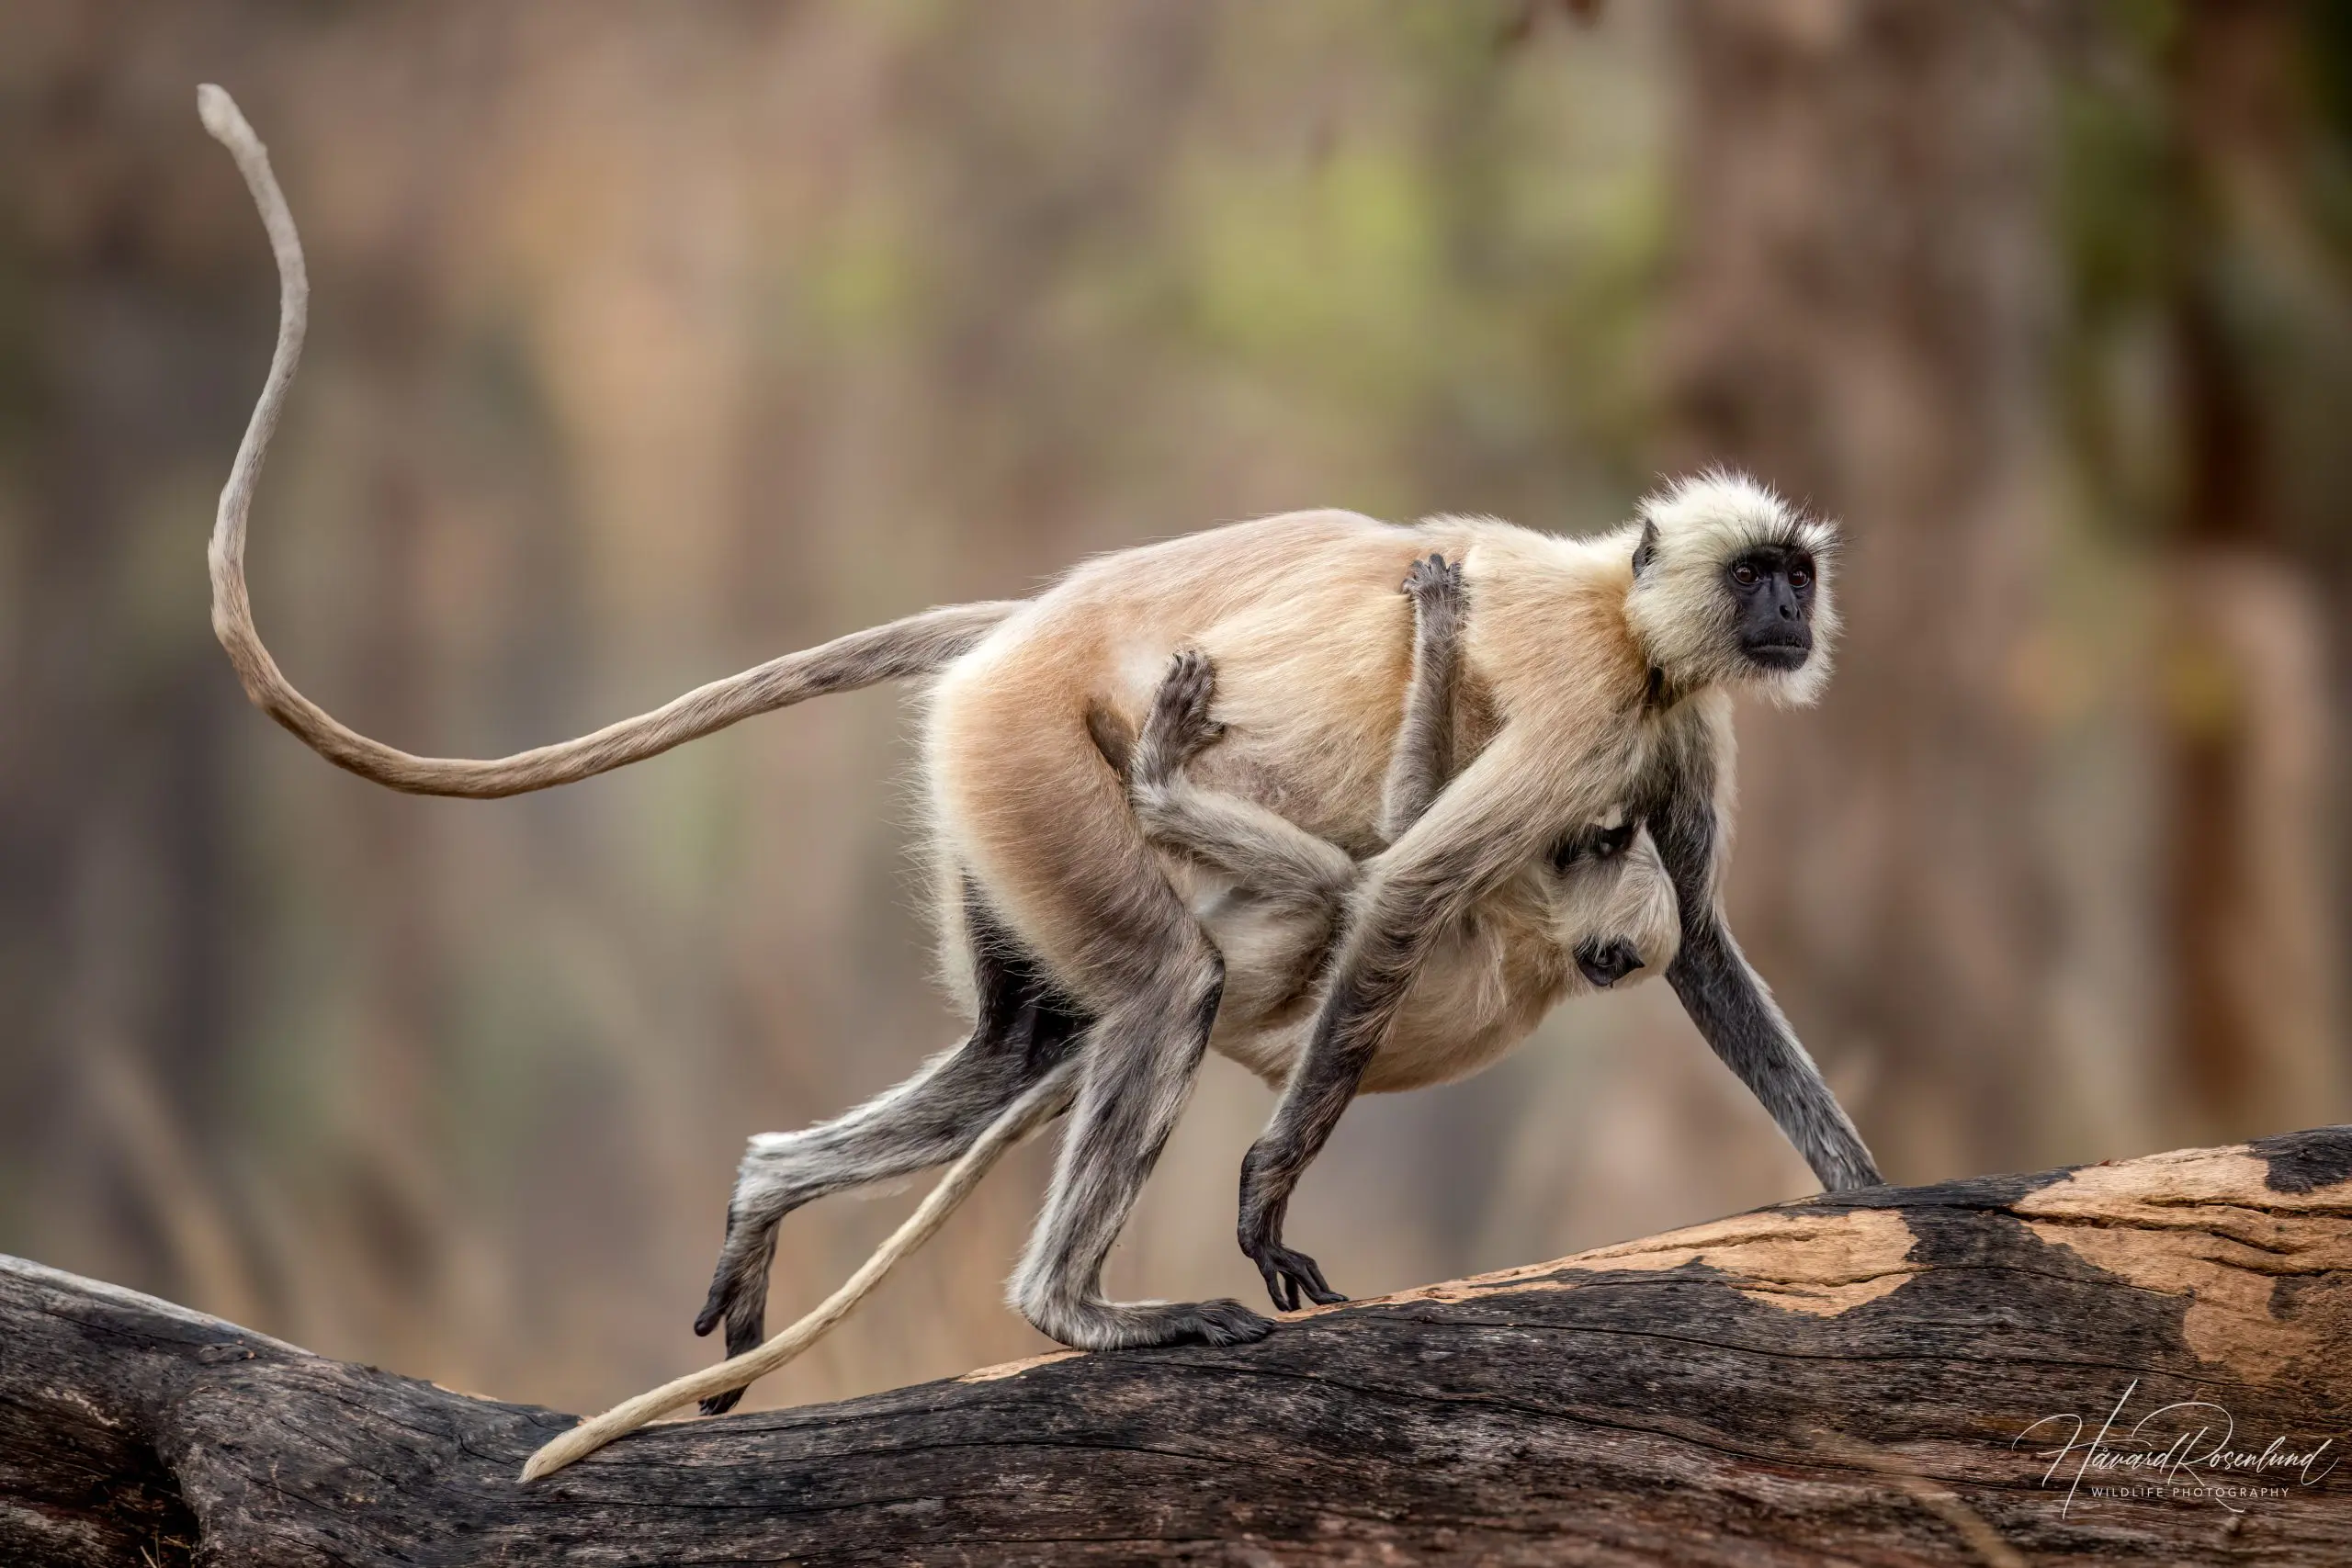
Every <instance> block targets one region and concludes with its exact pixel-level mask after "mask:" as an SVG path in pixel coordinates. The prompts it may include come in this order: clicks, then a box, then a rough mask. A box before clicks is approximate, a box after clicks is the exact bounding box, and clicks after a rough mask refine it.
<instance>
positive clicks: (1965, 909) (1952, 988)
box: [1663, 0, 2279, 1179]
mask: <svg viewBox="0 0 2352 1568" xmlns="http://www.w3.org/2000/svg"><path fill="white" fill-rule="evenodd" d="M2015 9H2016V8H2014V7H2010V6H1987V5H1983V4H1979V3H1977V0H1685V4H1683V5H1682V6H1679V8H1678V9H1677V10H1676V11H1675V13H1674V16H1675V18H1676V20H1675V27H1674V28H1673V31H1672V35H1671V37H1672V40H1673V45H1674V53H1673V61H1674V65H1675V73H1676V77H1677V80H1678V84H1679V86H1678V107H1679V151H1678V158H1679V162H1678V164H1677V168H1676V175H1675V179H1674V182H1673V188H1674V190H1675V192H1676V209H1675V219H1676V222H1677V250H1678V255H1677V263H1676V267H1675V273H1674V281H1673V286H1672V289H1671V293H1670V298H1669V301H1668V345H1667V346H1668V356H1667V357H1668V372H1667V388H1666V390H1667V394H1668V399H1669V400H1670V402H1671V404H1672V408H1673V413H1674V420H1673V423H1674V426H1675V428H1676V429H1677V431H1678V433H1679V434H1678V436H1677V438H1676V439H1675V440H1673V441H1672V442H1671V443H1670V444H1669V446H1668V450H1667V451H1666V452H1665V453H1664V454H1663V456H1665V457H1666V458H1667V459H1668V462H1667V466H1668V467H1670V468H1694V467H1697V466H1699V465H1701V464H1705V463H1731V464H1736V465H1737V466H1740V467H1743V468H1750V469H1752V470H1753V471H1754V472H1755V473H1756V474H1757V476H1758V478H1760V479H1765V480H1767V481H1768V482H1770V483H1771V484H1773V485H1774V486H1776V487H1778V488H1780V489H1781V491H1784V492H1786V493H1787V494H1789V495H1790V496H1791V497H1792V499H1794V500H1796V501H1799V502H1803V503H1804V504H1805V505H1806V506H1808V507H1812V508H1816V509H1818V510H1820V511H1822V512H1824V513H1827V514H1828V515H1830V516H1832V517H1836V518H1838V519H1840V520H1842V521H1843V522H1844V523H1845V524H1846V525H1848V548H1847V550H1846V551H1845V552H1844V557H1843V559H1842V562H1841V572H1842V577H1841V581H1840V583H1839V591H1840V594H1841V597H1842V600H1843V604H1844V607H1845V610H1846V619H1847V630H1846V634H1845V637H1844V638H1843V640H1842V643H1841V645H1840V647H1839V649H1838V675H1837V678H1836V679H1835V680H1834V681H1832V682H1830V685H1829V691H1828V694H1827V696H1826V699H1825V700H1824V703H1823V706H1822V710H1821V712H1820V713H1819V714H1817V715H1807V716H1802V717H1799V718H1794V719H1792V718H1788V717H1781V716H1775V717H1774V718H1773V719H1772V720H1771V721H1770V723H1766V724H1759V725H1756V726H1753V727H1749V726H1745V725H1744V726H1743V727H1742V735H1741V746H1742V752H1743V755H1742V758H1741V773H1742V791H1741V794H1742V799H1741V807H1740V814H1739V845H1738V851H1737V860H1736V863H1735V864H1734V868H1733V871H1732V875H1731V883H1730V888H1729V892H1730V898H1731V906H1732V916H1733V924H1734V926H1735V928H1736V929H1737V930H1738V931H1740V932H1741V933H1742V939H1743V941H1745V942H1747V944H1748V946H1749V947H1750V949H1751V956H1752V957H1754V959H1755V960H1756V963H1757V966H1758V969H1760V970H1761V971H1762V972H1763V974H1764V976H1766V978H1768V979H1769V980H1770V981H1771V982H1772V983H1773V984H1774V985H1775V986H1776V987H1780V988H1781V1000H1782V1001H1783V1003H1784V1004H1785V1005H1786V1006H1787V1008H1788V1010H1789V1016H1790V1018H1791V1019H1792V1021H1794V1022H1795V1024H1796V1027H1797V1029H1798V1031H1799V1032H1800V1033H1802V1034H1803V1035H1804V1038H1805V1040H1806V1042H1807V1043H1809V1044H1810V1045H1812V1046H1813V1047H1814V1049H1815V1051H1816V1052H1817V1053H1818V1054H1819V1055H1821V1057H1822V1058H1823V1061H1824V1063H1825V1065H1826V1066H1828V1067H1829V1069H1830V1071H1831V1073H1832V1075H1833V1077H1835V1076H1837V1075H1838V1071H1839V1067H1840V1065H1841V1063H1842V1062H1844V1061H1845V1060H1848V1059H1849V1058H1851V1057H1854V1056H1856V1055H1860V1056H1864V1057H1865V1058H1867V1059H1868V1061H1869V1065H1870V1066H1871V1067H1872V1068H1874V1069H1875V1070H1874V1072H1873V1074H1872V1078H1873V1092H1872V1094H1871V1097H1870V1098H1869V1099H1868V1100H1866V1101H1865V1102H1864V1103H1863V1104H1862V1105H1860V1107H1856V1108H1853V1109H1855V1113H1856V1114H1857V1116H1858V1117H1859V1118H1860V1121H1861V1123H1862V1125H1863V1127H1864V1128H1865V1129H1866V1130H1867V1131H1868V1132H1869V1133H1870V1134H1871V1141H1872V1142H1873V1143H1875V1144H1877V1145H1879V1146H1881V1147H1882V1148H1883V1149H1885V1150H1886V1151H1888V1153H1889V1155H1890V1156H1892V1158H1893V1160H1894V1168H1896V1169H1897V1173H1898V1174H1910V1175H1912V1176H1914V1177H1915V1179H1916V1178H1918V1177H1927V1176H1940V1175H1947V1174H1950V1173H1951V1172H1954V1171H1963V1170H1984V1169H1986V1168H1995V1169H2013V1168H2017V1167H2018V1166H2019V1165H2031V1164H2040V1163H2041V1162H2043V1161H2045V1160H2047V1159H2049V1158H2051V1157H2052V1153H2051V1150H2052V1146H2053V1145H2055V1144H2056V1143H2058V1142H2059V1141H2060V1140H2061V1138H2062V1137H2063V1129H2064V1125H2065V1123H2064V1121H2063V1120H2059V1119H2055V1118H2050V1117H2049V1116H2048V1114H2047V1112H2048V1108H2049V1107H2050V1106H2051V1105H2052V1102H2053V1101H2055V1102H2057V1103H2063V1101H2062V1100H2057V1097H2056V1096H2055V1095H2052V1096H2041V1097H2033V1100H2034V1102H2033V1103H2029V1104H2024V1105H2021V1104H2020V1103H2019V1097H2018V1094H2017V1093H2016V1086H2017V1085H2018V1084H2019V1083H2022V1082H2027V1081H2030V1079H2031V1078H2032V1077H2034V1075H2035V1074H2036V1073H2037V1071H2038V1070H2040V1069H2041V1068H2042V1067H2043V1066H2045V1065H2046V1063H2047V1060H2048V1051H2047V1045H2046V1040H2047V1038H2048V1028H2047V1016H2046V1015H2047V1009H2048V1007H2049V1002H2050V998H2049V995H2048V987H2047V985H2046V977H2047V975H2048V966H2049V962H2050V955H2051V954H2052V953H2053V952H2055V951H2057V944H2056V942H2054V940H2053V933H2052V929H2051V922H2050V901H2051V891H2052V890H2051V887H2050V886H2049V884H2048V877H2047V871H2046V864H2047V860H2048V857H2047V854H2046V851H2045V847H2044V846H2043V844H2042V843H2041V842H2040V841H2039V838H2038V826H2037V814H2036V812H2035V810H2034V809H2033V806H2032V803H2033V802H2034V801H2035V799H2036V793H2035V784H2036V767H2037V761H2038V759H2037V747H2036V740H2037V736H2036V734H2035V730H2034V723H2035V714H2034V705H2033V699H2034V698H2035V696H2036V695H2037V694H2038V691H2039V688H2038V687H2037V685H2036V684H2035V682H2033V680H2032V679H2031V678H2030V674H2031V671H2032V670H2033V669H2034V660H2035V658H2036V657H2037V656H2036V652H2035V649H2036V647H2037V643H2036V638H2037V637H2038V635H2039V633H2040V631H2041V610H2040V607H2039V602H2038V601H2039V595H2040V593H2041V584H2042V582H2043V581H2044V580H2045V578H2046V576H2047V572H2046V570H2045V568H2044V566H2043V563H2042V554H2043V547H2044V536H2045V534H2046V522H2047V519H2046V517H2045V516H2044V515H2043V514H2042V513H2041V511H2040V510H2039V504H2038V502H2037V499H2036V497H2037V494H2038V492H2039V490H2040V487H2041V481H2042V479H2043V471H2044V468H2045V467H2046V464H2047V459H2048V446H2047V437H2046V435H2045V434H2044V433H2045V432H2046V430H2047V428H2048V420H2047V418H2046V416H2045V412H2044V406H2043V389H2044V386H2045V384H2046V381H2047V379H2048V377H2047V371H2046V368H2045V366H2044V355H2045V353H2046V344H2045V338H2046V335H2047V328H2048V326H2049V323H2050V321H2051V309H2050V306H2051V293H2052V289H2051V280H2050V279H2049V277H2048V276H2047V272H2048V267H2047V264H2046V260H2045V257H2046V255H2047V254H2048V251H2049V241H2048V238H2047V234H2046V228H2045V215H2044V208H2043V202H2044V196H2043V189H2042V186H2043V181H2044V174H2043V165H2044V154H2043V148H2044V146H2045V137H2046V131H2045V126H2046V104H2047V97H2048V83H2047V81H2046V75H2047V71H2046V67H2045V65H2044V63H2043V61H2042V58H2041V56H2042V51H2041V46H2040V44H2039V43H2038V41H2037V39H2036V37H2035V35H2034V33H2033V30H2032V29H2031V28H2030V26H2028V25H2026V23H2025V22H2024V21H2023V20H2022V19H2021V18H2020V17H2018V16H2017V15H2015V14H2013V13H2014V10H2015ZM1825 801H1834V802H1836V803H1837V806H1836V808H1835V809H1831V810H1824V809H1823V802H1825ZM1897 1042H1899V1043H1900V1049H1899V1050H1898V1049H1895V1048H1894V1046H1895V1043H1897ZM2046 1121H2055V1122H2056V1125H2055V1126H2052V1125H2046V1124H2044V1123H2045V1122H2046ZM2278 1124H2279V1123H2277V1122H2273V1123H2270V1125H2273V1126H2276V1125H2278Z"/></svg>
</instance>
